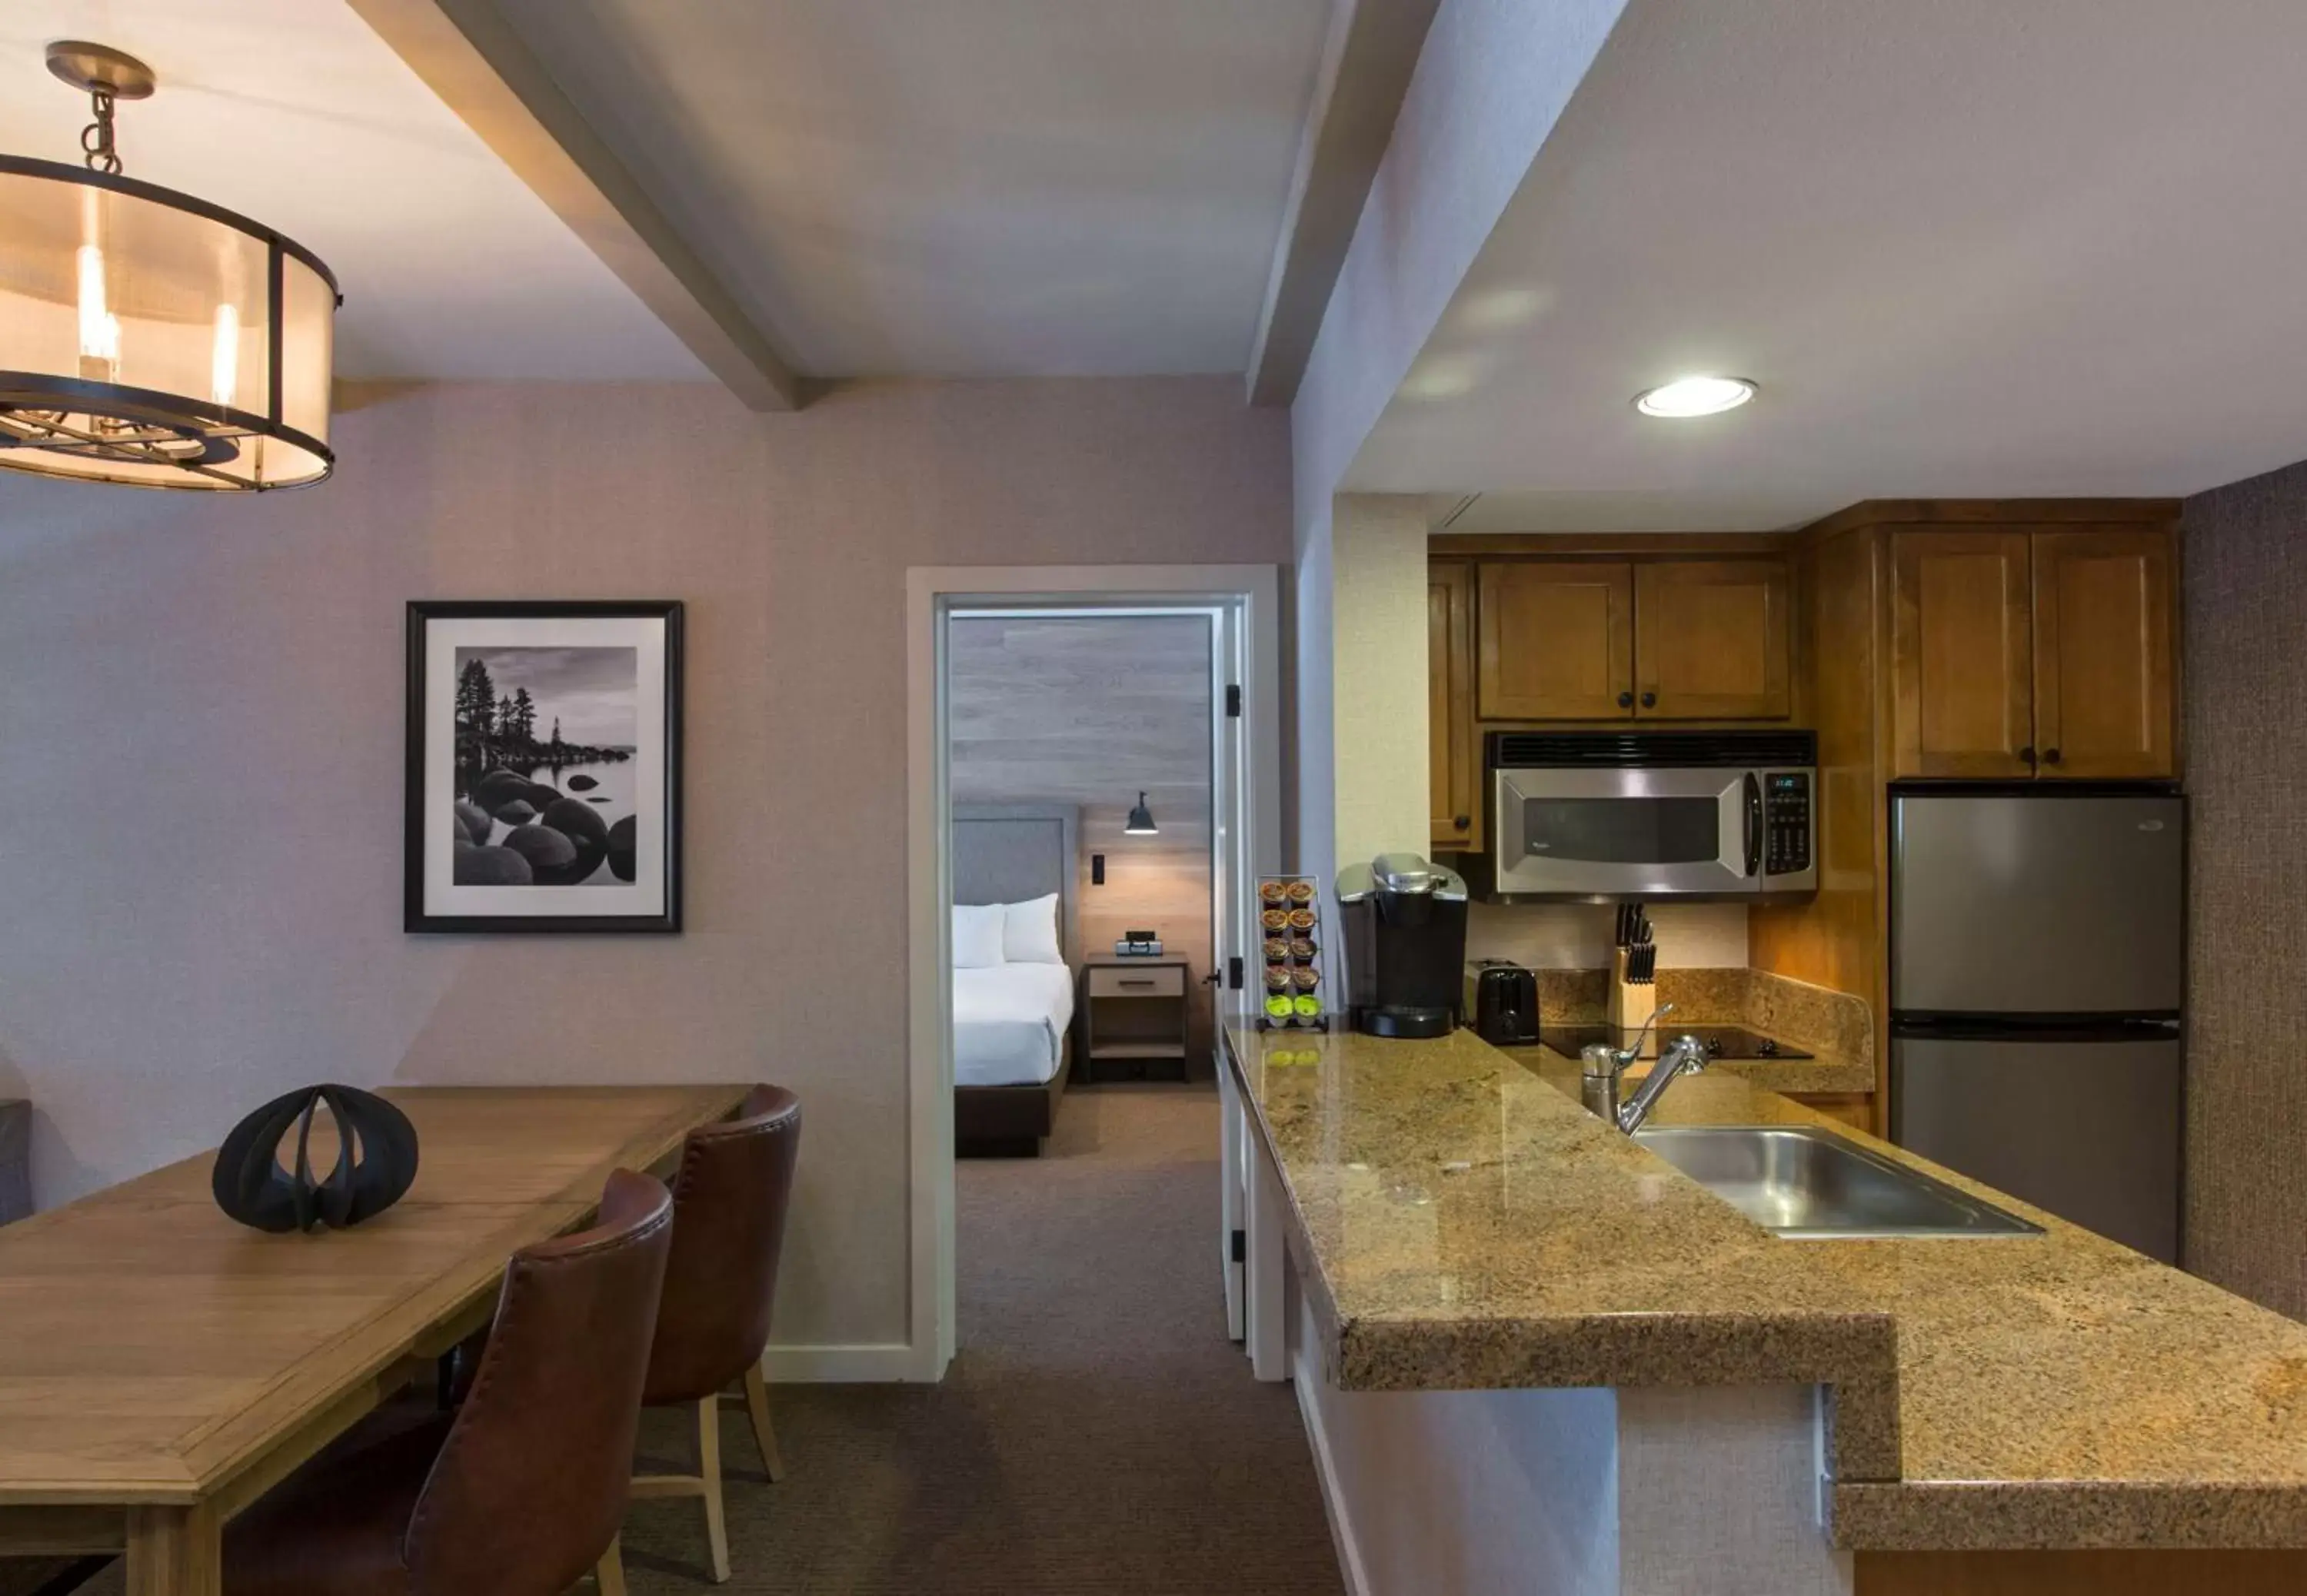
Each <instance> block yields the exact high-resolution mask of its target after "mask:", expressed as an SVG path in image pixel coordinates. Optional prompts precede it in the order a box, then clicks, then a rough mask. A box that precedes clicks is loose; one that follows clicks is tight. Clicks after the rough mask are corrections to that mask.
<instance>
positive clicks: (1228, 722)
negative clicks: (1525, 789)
mask: <svg viewBox="0 0 2307 1596" xmlns="http://www.w3.org/2000/svg"><path fill="white" fill-rule="evenodd" d="M1242 620H1243V618H1242V613H1241V609H1240V606H1239V605H1236V604H1228V605H1225V606H1223V607H1222V608H1221V609H1220V610H1219V611H1218V614H1217V624H1216V625H1215V626H1214V627H1211V654H1212V660H1211V664H1212V671H1213V674H1212V678H1211V679H1212V681H1213V683H1214V685H1215V687H1216V691H1215V692H1214V693H1213V694H1212V695H1211V699H1212V711H1213V713H1212V714H1211V717H1210V735H1211V738H1212V747H1211V750H1210V778H1211V780H1210V806H1211V809H1212V811H1213V813H1212V814H1211V816H1210V822H1211V825H1210V843H1211V847H1210V864H1211V871H1210V875H1211V883H1210V887H1211V890H1210V952H1211V959H1210V973H1209V976H1208V977H1207V978H1208V981H1209V984H1210V993H1211V999H1212V1006H1213V1010H1214V1012H1213V1014H1212V1016H1211V1019H1212V1024H1211V1026H1210V1046H1211V1050H1212V1054H1213V1056H1212V1058H1211V1060H1210V1064H1211V1068H1212V1070H1213V1071H1214V1073H1215V1075H1216V1077H1217V1083H1218V1125H1219V1131H1218V1182H1219V1184H1218V1208H1219V1225H1218V1246H1219V1267H1220V1268H1221V1269H1222V1271H1223V1275H1224V1279H1225V1305H1226V1334H1228V1335H1229V1336H1232V1337H1233V1338H1234V1339H1235V1340H1237V1341H1239V1340H1240V1339H1241V1338H1242V1335H1243V1267H1242V1265H1243V1257H1244V1239H1245V1236H1246V1235H1247V1228H1246V1227H1247V1225H1248V1220H1247V1219H1246V1217H1245V1207H1246V1205H1245V1191H1246V1186H1247V1181H1248V1166H1247V1163H1246V1160H1247V1157H1248V1150H1249V1149H1248V1142H1247V1133H1248V1128H1247V1126H1246V1125H1245V1124H1244V1122H1243V1121H1242V1117H1241V1115H1242V1105H1241V1103H1240V1101H1239V1097H1238V1095H1237V1094H1236V1092H1235V1091H1234V1087H1233V1077H1232V1074H1231V1071H1229V1070H1228V1069H1227V1068H1226V1059H1225V1028H1226V1027H1227V1026H1229V1025H1233V1024H1238V1023H1240V1022H1241V1020H1243V1019H1244V1018H1245V1017H1246V1016H1247V1015H1248V994H1247V992H1246V991H1245V987H1246V986H1247V985H1248V983H1247V982H1246V981H1245V979H1244V977H1243V972H1244V970H1245V969H1247V968H1248V965H1247V960H1248V951H1249V949H1250V947H1251V946H1252V945H1253V944H1252V941H1251V939H1252V938H1253V937H1254V936H1255V935H1256V927H1255V926H1254V925H1253V923H1252V921H1251V918H1250V916H1251V914H1252V912H1253V910H1252V906H1251V900H1252V898H1253V897H1254V896H1255V893H1254V892H1253V891H1252V885H1251V883H1254V882H1255V881H1256V879H1257V862H1256V859H1255V858H1253V857H1252V852H1253V849H1252V846H1251V836H1250V832H1251V830H1252V828H1251V826H1250V825H1249V824H1248V802H1247V800H1248V778H1247V772H1248V759H1249V748H1248V731H1247V728H1248V724H1249V722H1248V718H1247V717H1246V716H1245V715H1244V714H1243V713H1242V709H1243V693H1244V691H1245V684H1246V683H1248V681H1249V680H1250V679H1251V676H1250V669H1251V661H1250V660H1249V658H1248V653H1247V650H1246V647H1245V644H1246V637H1245V632H1246V628H1245V627H1244V626H1243V624H1242Z"/></svg>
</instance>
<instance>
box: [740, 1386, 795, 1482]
mask: <svg viewBox="0 0 2307 1596" xmlns="http://www.w3.org/2000/svg"><path fill="white" fill-rule="evenodd" d="M745 1406H746V1408H747V1409H748V1410H750V1412H751V1413H752V1415H753V1442H754V1445H756V1446H758V1447H760V1449H761V1466H762V1467H763V1468H765V1469H767V1470H768V1472H769V1478H770V1479H771V1480H773V1481H775V1480H782V1479H784V1478H785V1459H784V1458H783V1457H781V1456H779V1455H778V1454H777V1432H776V1430H772V1429H770V1428H769V1386H768V1381H767V1380H765V1379H763V1378H761V1366H760V1365H759V1363H755V1364H754V1365H753V1366H752V1367H751V1368H750V1369H748V1370H745Z"/></svg>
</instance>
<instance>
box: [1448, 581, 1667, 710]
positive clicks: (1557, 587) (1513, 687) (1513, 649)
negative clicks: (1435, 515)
mask: <svg viewBox="0 0 2307 1596" xmlns="http://www.w3.org/2000/svg"><path fill="white" fill-rule="evenodd" d="M1478 614H1479V620H1478V624H1477V629H1476V637H1477V640H1478V644H1477V654H1478V661H1477V662H1478V666H1479V688H1478V690H1477V692H1476V695H1475V707H1476V709H1477V711H1478V712H1479V714H1480V715H1481V718H1482V719H1484V720H1486V721H1602V720H1609V719H1612V718H1614V717H1617V716H1622V715H1625V714H1627V713H1630V712H1631V711H1632V710H1633V708H1634V567H1633V566H1632V565H1630V564H1628V563H1627V562H1625V561H1624V560H1607V561H1603V560H1484V561H1483V562H1482V566H1481V580H1480V605H1479V612H1478Z"/></svg>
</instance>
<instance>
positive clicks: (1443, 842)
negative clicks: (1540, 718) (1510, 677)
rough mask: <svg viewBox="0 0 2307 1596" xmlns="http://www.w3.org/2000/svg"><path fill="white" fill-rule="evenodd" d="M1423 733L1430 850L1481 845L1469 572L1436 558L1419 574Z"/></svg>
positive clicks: (1456, 562)
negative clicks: (1422, 629) (1422, 587)
mask: <svg viewBox="0 0 2307 1596" xmlns="http://www.w3.org/2000/svg"><path fill="white" fill-rule="evenodd" d="M1426 731H1427V738H1428V760H1429V772H1430V773H1429V777H1428V788H1427V790H1428V794H1429V795H1430V798H1431V804H1432V807H1433V846H1434V848H1435V849H1436V851H1437V852H1447V851H1462V850H1465V849H1475V848H1479V847H1480V846H1481V795H1480V792H1479V789H1478V787H1477V785H1476V783H1477V781H1479V776H1480V767H1481V753H1480V750H1479V749H1478V748H1477V747H1475V746H1474V568H1473V567H1472V566H1471V565H1470V564H1468V563H1467V562H1466V561H1464V560H1462V559H1454V560H1437V561H1435V562H1434V563H1433V564H1432V565H1431V566H1429V567H1428V569H1427V573H1426Z"/></svg>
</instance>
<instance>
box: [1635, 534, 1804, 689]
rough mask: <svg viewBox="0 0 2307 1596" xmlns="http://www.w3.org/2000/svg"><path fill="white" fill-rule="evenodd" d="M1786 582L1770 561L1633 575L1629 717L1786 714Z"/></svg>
mask: <svg viewBox="0 0 2307 1596" xmlns="http://www.w3.org/2000/svg"><path fill="white" fill-rule="evenodd" d="M1793 600H1794V579H1793V573H1792V572H1791V571H1790V570H1788V567H1787V565H1786V563H1785V562H1784V561H1783V560H1777V559H1689V560H1682V559H1668V560H1658V561H1653V562H1646V563H1644V564H1642V565H1639V566H1636V567H1635V568H1634V714H1635V716H1636V717H1637V718H1638V719H1656V720H1679V721H1768V720H1783V719H1785V718H1786V716H1788V714H1789V713H1792V712H1793V707H1794V703H1793V689H1792V684H1791V678H1792V674H1793V672H1792V669H1791V661H1790V655H1791V653H1792V647H1791V638H1792V636H1793V631H1794V625H1793V619H1792V609H1793Z"/></svg>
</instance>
